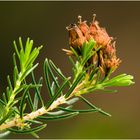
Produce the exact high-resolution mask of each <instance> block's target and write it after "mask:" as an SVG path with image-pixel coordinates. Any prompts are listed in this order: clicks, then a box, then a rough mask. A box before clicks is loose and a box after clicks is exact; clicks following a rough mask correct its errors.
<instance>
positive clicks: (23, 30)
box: [0, 1, 140, 138]
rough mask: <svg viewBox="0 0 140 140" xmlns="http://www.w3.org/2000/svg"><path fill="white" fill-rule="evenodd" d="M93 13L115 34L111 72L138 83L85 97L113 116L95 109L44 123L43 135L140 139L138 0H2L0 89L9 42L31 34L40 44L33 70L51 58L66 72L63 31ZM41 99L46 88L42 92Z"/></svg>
mask: <svg viewBox="0 0 140 140" xmlns="http://www.w3.org/2000/svg"><path fill="white" fill-rule="evenodd" d="M93 13H96V14H97V19H98V20H99V22H100V25H102V26H103V27H105V28H106V29H107V31H108V32H109V34H110V35H111V36H113V37H116V38H117V54H118V56H119V57H120V58H121V59H122V63H121V65H120V67H119V69H118V70H117V71H116V72H115V73H114V75H117V74H119V73H128V74H132V75H133V76H134V78H135V82H136V84H135V85H133V86H131V87H122V88H117V89H118V90H119V91H118V93H117V94H116V93H115V94H106V93H98V94H92V95H89V96H88V98H89V99H90V101H92V102H93V103H94V104H96V105H97V106H99V107H101V108H102V109H104V110H105V111H107V112H109V113H111V114H112V117H106V116H103V115H101V114H99V113H95V114H85V115H80V116H76V117H74V118H72V119H67V120H61V121H55V122H48V126H47V128H46V129H45V130H44V131H42V132H40V133H39V134H40V137H41V138H140V92H139V91H140V83H139V81H140V70H139V65H140V2H47V1H46V2H0V92H1V93H2V91H4V90H5V87H6V85H7V82H6V75H7V74H12V68H13V67H12V59H11V58H12V54H13V51H14V49H13V47H12V41H13V40H18V37H19V36H21V37H22V38H23V40H25V39H26V37H28V36H29V37H31V38H32V39H33V40H34V44H35V46H38V45H40V44H43V45H44V48H43V49H42V51H41V54H40V56H39V58H38V61H39V62H40V65H39V67H38V69H37V70H36V73H37V76H41V75H42V73H43V71H42V64H43V60H44V59H45V58H46V57H48V58H50V59H52V60H53V61H54V62H55V63H56V64H57V65H58V66H59V67H60V68H61V69H62V71H63V72H64V73H65V74H66V75H70V74H71V64H70V63H69V61H68V58H67V57H66V55H65V53H63V52H62V51H61V49H62V48H68V47H69V45H68V33H67V31H66V29H65V27H66V26H68V25H69V24H70V23H74V22H77V16H78V15H82V16H83V19H84V20H87V21H88V22H90V21H91V20H92V14H93ZM42 93H43V95H44V97H45V96H46V94H47V91H46V89H43V91H42ZM7 138H33V137H32V136H29V135H14V134H12V135H9V136H8V137H7Z"/></svg>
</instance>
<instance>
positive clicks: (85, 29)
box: [78, 21, 93, 41]
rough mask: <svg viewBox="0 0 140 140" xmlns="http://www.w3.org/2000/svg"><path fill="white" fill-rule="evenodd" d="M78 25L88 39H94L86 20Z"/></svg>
mask: <svg viewBox="0 0 140 140" xmlns="http://www.w3.org/2000/svg"><path fill="white" fill-rule="evenodd" d="M78 27H79V29H80V30H81V32H82V33H83V35H84V36H85V38H86V40H87V41H89V40H90V39H93V37H92V36H91V35H90V31H89V26H88V25H87V23H86V21H83V22H82V21H81V22H79V24H78Z"/></svg>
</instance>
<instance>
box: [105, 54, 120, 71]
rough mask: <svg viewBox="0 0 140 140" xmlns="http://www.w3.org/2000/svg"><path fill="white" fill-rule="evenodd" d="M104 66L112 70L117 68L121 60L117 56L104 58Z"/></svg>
mask: <svg viewBox="0 0 140 140" xmlns="http://www.w3.org/2000/svg"><path fill="white" fill-rule="evenodd" d="M105 63H106V66H107V68H111V69H112V70H113V71H115V70H116V69H117V67H118V66H119V64H120V63H121V60H120V59H119V58H116V57H113V58H112V59H110V60H109V59H108V60H106V62H105Z"/></svg>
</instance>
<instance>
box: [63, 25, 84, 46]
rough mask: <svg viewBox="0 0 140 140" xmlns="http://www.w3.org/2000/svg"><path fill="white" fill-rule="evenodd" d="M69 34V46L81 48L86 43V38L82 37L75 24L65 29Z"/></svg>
mask: <svg viewBox="0 0 140 140" xmlns="http://www.w3.org/2000/svg"><path fill="white" fill-rule="evenodd" d="M66 29H67V30H68V32H69V44H70V46H72V47H81V46H82V45H83V43H84V42H85V41H86V38H85V37H84V36H83V34H82V32H81V30H80V29H79V28H78V26H77V25H75V24H70V25H69V26H68V27H67V28H66Z"/></svg>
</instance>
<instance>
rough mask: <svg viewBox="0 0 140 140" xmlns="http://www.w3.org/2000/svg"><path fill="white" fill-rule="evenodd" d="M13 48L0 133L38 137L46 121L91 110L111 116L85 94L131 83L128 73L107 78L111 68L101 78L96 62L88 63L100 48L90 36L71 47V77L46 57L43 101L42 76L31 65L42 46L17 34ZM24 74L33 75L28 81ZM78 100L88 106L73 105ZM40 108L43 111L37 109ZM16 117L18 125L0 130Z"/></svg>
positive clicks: (0, 105) (0, 102)
mask: <svg viewBox="0 0 140 140" xmlns="http://www.w3.org/2000/svg"><path fill="white" fill-rule="evenodd" d="M14 48H15V52H16V55H15V53H14V54H13V62H14V68H13V80H11V78H10V76H8V77H7V81H8V87H7V89H6V92H5V93H3V95H2V98H1V99H0V110H1V112H0V130H1V131H2V132H3V133H2V134H0V136H4V135H5V134H7V133H9V132H13V133H27V134H31V135H33V136H34V137H36V138H39V136H38V135H37V134H36V132H38V131H41V130H42V129H44V128H45V127H46V123H47V122H48V121H54V120H59V119H67V118H70V117H74V116H76V115H78V114H81V113H91V112H93V113H95V112H99V113H101V114H103V115H106V116H111V115H110V114H109V113H107V112H105V111H103V110H102V109H100V108H98V107H96V106H95V105H93V104H92V103H91V102H89V101H88V100H87V99H86V98H85V97H84V94H87V93H93V92H94V91H95V90H103V91H105V92H110V93H111V92H116V90H108V89H106V88H108V87H112V86H129V85H131V84H133V83H134V82H133V81H132V80H133V77H132V76H131V75H126V74H121V75H118V76H115V77H113V78H110V74H111V72H112V71H110V74H109V75H106V77H105V78H102V77H101V72H100V68H99V66H97V67H95V66H94V64H90V63H89V61H90V59H91V57H93V56H94V55H95V54H96V53H97V52H98V51H99V50H100V47H98V48H96V42H95V41H94V40H90V41H89V42H86V43H84V44H83V46H82V47H81V48H79V50H80V54H78V53H77V52H76V50H75V49H74V48H71V51H72V52H73V54H74V55H75V57H76V58H73V57H69V59H70V61H71V63H72V71H73V75H72V77H66V76H65V75H64V74H63V73H62V72H61V70H60V69H59V68H58V67H57V66H56V65H55V64H54V63H53V62H52V61H51V60H49V59H47V58H46V59H45V61H44V65H43V70H44V79H45V85H46V87H47V89H48V94H49V101H48V100H47V101H46V99H43V97H42V95H41V87H42V84H43V83H42V82H43V78H42V77H40V78H39V80H36V78H35V77H36V76H35V74H34V69H35V68H36V67H37V65H38V63H37V64H34V62H35V60H36V58H37V56H38V55H39V52H40V49H41V48H42V46H40V47H37V48H33V40H30V39H29V38H28V39H27V41H26V44H25V45H24V44H23V43H22V40H21V38H19V47H18V45H17V43H16V42H15V41H14ZM17 58H18V62H17ZM18 64H19V65H18ZM27 76H30V77H31V78H32V81H31V82H29V83H28V80H27ZM61 98H62V99H61ZM79 100H80V101H82V103H84V104H86V105H87V109H81V108H79V109H75V106H76V103H77V102H78V101H79ZM41 109H42V110H43V111H44V110H45V112H43V113H42V112H38V111H40V110H41ZM53 109H55V110H53ZM36 113H38V114H36ZM29 116H30V117H29ZM15 118H17V120H16V121H17V122H16V123H19V124H20V125H18V126H17V125H16V124H15V125H14V126H12V127H7V128H6V129H4V130H3V128H2V127H3V125H7V126H8V124H9V123H11V121H13V120H14V119H15ZM25 118H26V119H25ZM27 118H28V119H27ZM33 126H34V127H33ZM6 132H7V133H6Z"/></svg>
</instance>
